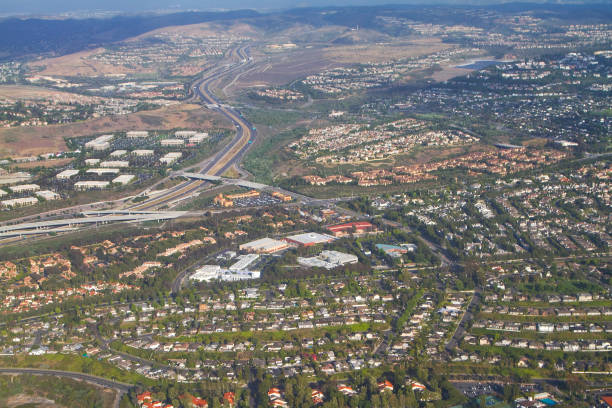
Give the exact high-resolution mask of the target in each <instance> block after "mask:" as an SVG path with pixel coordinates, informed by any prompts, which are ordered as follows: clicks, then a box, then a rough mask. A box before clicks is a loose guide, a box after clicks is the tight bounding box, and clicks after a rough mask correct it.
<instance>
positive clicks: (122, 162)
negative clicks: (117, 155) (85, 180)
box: [100, 160, 130, 168]
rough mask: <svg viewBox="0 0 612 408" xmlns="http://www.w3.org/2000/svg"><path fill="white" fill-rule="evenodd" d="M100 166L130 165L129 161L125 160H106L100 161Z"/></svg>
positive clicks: (121, 166) (123, 166)
mask: <svg viewBox="0 0 612 408" xmlns="http://www.w3.org/2000/svg"><path fill="white" fill-rule="evenodd" d="M100 167H119V168H125V167H130V162H129V161H127V160H106V161H103V162H102V163H100Z"/></svg>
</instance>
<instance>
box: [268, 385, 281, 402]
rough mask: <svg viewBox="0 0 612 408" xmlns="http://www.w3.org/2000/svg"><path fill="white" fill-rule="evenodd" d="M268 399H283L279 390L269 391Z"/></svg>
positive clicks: (271, 389)
mask: <svg viewBox="0 0 612 408" xmlns="http://www.w3.org/2000/svg"><path fill="white" fill-rule="evenodd" d="M268 398H270V400H275V399H280V398H281V392H280V390H279V389H278V388H274V387H273V388H270V390H269V391H268Z"/></svg>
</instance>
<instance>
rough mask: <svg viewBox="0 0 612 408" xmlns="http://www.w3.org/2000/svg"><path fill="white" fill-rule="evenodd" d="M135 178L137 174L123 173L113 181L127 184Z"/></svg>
mask: <svg viewBox="0 0 612 408" xmlns="http://www.w3.org/2000/svg"><path fill="white" fill-rule="evenodd" d="M135 178H136V176H135V175H133V174H122V175H120V176H119V177H116V178H114V179H113V183H116V184H124V185H125V184H128V183H129V182H131V181H132V180H134V179H135Z"/></svg>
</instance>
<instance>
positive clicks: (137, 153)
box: [132, 149, 155, 157]
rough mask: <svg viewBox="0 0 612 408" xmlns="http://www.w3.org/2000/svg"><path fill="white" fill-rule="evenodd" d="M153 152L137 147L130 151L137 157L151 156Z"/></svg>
mask: <svg viewBox="0 0 612 408" xmlns="http://www.w3.org/2000/svg"><path fill="white" fill-rule="evenodd" d="M154 153H155V152H154V151H153V150H149V149H138V150H134V151H133V152H132V154H133V155H134V156H138V157H145V156H153V154H154Z"/></svg>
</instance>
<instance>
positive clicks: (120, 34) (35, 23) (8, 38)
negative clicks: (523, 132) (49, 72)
mask: <svg viewBox="0 0 612 408" xmlns="http://www.w3.org/2000/svg"><path fill="white" fill-rule="evenodd" d="M474 9H481V10H482V9H488V10H492V11H496V12H498V13H501V14H512V13H516V12H523V11H529V13H530V14H531V15H533V16H541V17H543V18H553V19H556V20H558V21H564V20H567V21H571V22H572V23H574V24H575V23H579V22H581V21H584V22H589V23H593V22H596V23H609V22H610V21H611V20H612V8H610V7H609V3H601V4H589V5H579V4H574V5H567V4H533V3H507V4H501V5H489V6H469V5H464V6H458V5H456V6H450V5H445V6H441V5H438V6H423V5H419V6H417V5H381V6H353V7H325V8H316V7H310V8H298V9H291V10H286V11H281V12H271V13H259V12H257V11H253V10H239V11H227V12H181V13H174V14H162V15H159V14H143V15H133V16H131V15H130V16H128V15H123V16H116V17H112V18H91V19H59V18H58V19H52V18H49V19H34V18H32V19H18V18H8V19H4V20H0V61H2V60H10V59H19V58H27V57H32V56H38V55H44V56H60V55H65V54H70V53H73V52H78V51H82V50H85V49H90V48H95V47H99V46H104V45H108V44H110V43H113V42H117V41H122V40H125V39H128V38H131V37H134V36H137V35H140V34H143V33H146V32H148V31H151V30H155V29H157V28H161V27H166V26H174V25H187V24H197V23H204V22H210V21H229V20H237V19H242V20H247V21H248V23H249V24H251V25H253V26H254V27H257V28H259V29H261V30H263V31H265V32H268V33H277V32H282V31H283V30H287V29H289V28H291V27H293V26H295V25H296V24H302V25H303V24H308V25H311V26H313V27H324V26H328V25H336V26H344V27H347V28H355V27H359V28H360V29H365V30H372V31H369V32H368V38H369V39H370V40H371V39H372V38H375V37H376V36H377V35H382V36H384V35H391V36H394V35H402V34H406V32H405V31H401V30H400V31H394V29H393V28H390V27H385V26H384V25H383V24H381V21H380V19H377V16H392V17H403V18H406V19H409V20H412V21H419V22H422V23H433V24H449V25H453V24H466V25H472V26H477V27H481V28H484V29H489V28H492V27H491V25H492V24H495V22H494V20H493V19H486V18H482V17H480V16H479V15H478V14H477V13H472V11H473V10H474ZM375 31H378V32H379V34H377V33H375ZM366 32H367V31H366ZM364 35H366V34H365V32H362V31H360V32H359V33H355V32H351V33H348V34H346V35H344V36H342V37H340V38H338V39H336V41H337V43H342V44H353V43H359V42H361V41H362V40H363V38H361V37H362V36H364ZM381 38H383V37H381Z"/></svg>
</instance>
